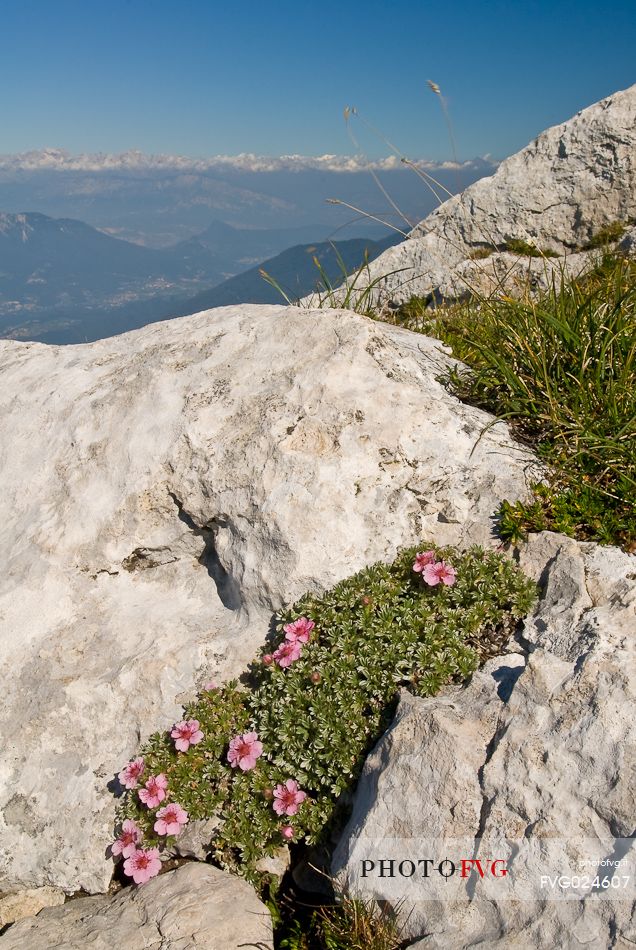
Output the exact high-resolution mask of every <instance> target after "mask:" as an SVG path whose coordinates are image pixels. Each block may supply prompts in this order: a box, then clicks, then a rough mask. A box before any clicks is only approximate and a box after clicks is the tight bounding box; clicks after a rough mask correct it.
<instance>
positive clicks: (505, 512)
mask: <svg viewBox="0 0 636 950" xmlns="http://www.w3.org/2000/svg"><path fill="white" fill-rule="evenodd" d="M392 319H393V320H394V321H395V322H402V323H403V324H404V325H406V326H409V327H410V328H411V329H415V330H420V332H426V333H431V334H432V335H435V336H437V337H439V338H440V339H441V340H443V342H444V343H447V344H449V345H450V346H451V347H452V349H453V354H454V355H455V356H456V357H457V358H458V359H460V360H462V361H463V362H464V363H466V364H467V366H468V367H469V370H467V371H454V372H451V373H449V374H448V376H447V378H446V380H445V382H446V384H447V385H448V386H449V388H450V389H451V390H452V391H453V392H454V393H455V394H456V395H457V396H459V398H461V399H462V400H464V401H466V402H468V403H470V404H472V405H477V406H479V407H480V408H482V409H485V410H487V411H489V412H492V413H494V414H495V415H498V416H499V417H500V418H504V419H507V420H508V421H509V422H510V423H511V424H512V425H513V428H514V430H515V432H516V434H517V436H518V437H519V438H520V439H521V440H522V441H525V442H526V443H527V444H529V445H531V446H532V447H533V448H534V449H535V450H536V452H537V454H538V456H539V458H540V459H542V460H543V461H544V462H545V463H546V464H547V465H548V466H549V467H550V470H551V473H552V474H551V477H550V480H549V484H547V485H542V486H541V487H538V486H535V500H534V502H533V503H531V504H529V505H524V504H523V503H517V504H515V505H511V504H509V503H505V504H504V506H503V508H502V510H501V512H500V531H501V534H502V537H503V538H504V539H505V540H509V541H516V540H518V539H520V538H522V537H524V536H525V534H526V533H527V531H528V530H543V529H545V528H550V529H551V530H556V531H561V532H563V533H564V534H568V535H570V536H572V537H576V538H579V539H582V540H595V541H600V542H602V543H605V544H617V545H620V546H622V547H624V548H625V549H626V550H630V551H631V550H634V549H636V507H635V505H634V497H635V492H634V490H635V488H636V262H635V261H630V260H626V259H624V258H621V257H612V256H609V255H607V254H605V255H604V256H603V257H602V258H601V259H600V261H599V262H598V264H597V265H596V267H595V268H594V269H593V270H592V271H591V272H590V273H589V274H587V275H586V276H585V277H583V278H579V279H577V280H570V281H567V280H564V281H562V282H561V283H560V286H558V287H557V286H554V285H553V287H552V289H551V290H550V291H549V292H547V293H544V294H542V295H540V296H537V297H536V298H531V297H530V296H529V295H528V296H526V297H525V298H524V299H521V300H513V299H512V298H509V297H504V298H491V299H485V298H482V299H477V298H475V299H472V300H470V301H468V302H467V303H462V304H457V305H454V306H453V307H450V308H439V309H437V310H435V311H432V312H431V311H428V312H427V311H426V309H425V308H424V307H423V301H419V302H418V301H413V302H411V303H410V304H408V305H406V306H405V307H404V308H400V311H398V313H397V314H394V315H393V317H392Z"/></svg>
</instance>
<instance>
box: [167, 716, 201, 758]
mask: <svg viewBox="0 0 636 950" xmlns="http://www.w3.org/2000/svg"><path fill="white" fill-rule="evenodd" d="M170 735H171V736H172V738H173V739H176V742H175V744H174V747H175V749H178V750H179V752H187V751H188V749H189V748H190V746H191V745H196V744H197V742H201V739H202V738H203V733H202V732H201V730H200V729H199V720H198V719H183V720H182V721H181V722H178V723H176V724H175V726H174V727H173V729H172V732H171V733H170Z"/></svg>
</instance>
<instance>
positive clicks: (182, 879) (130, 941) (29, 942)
mask: <svg viewBox="0 0 636 950" xmlns="http://www.w3.org/2000/svg"><path fill="white" fill-rule="evenodd" d="M0 947H2V950H25V948H27V947H28V950H68V948H78V947H91V950H112V948H113V947H117V948H119V950H190V948H193V950H194V948H200V950H211V948H214V950H239V948H245V947H254V948H258V950H271V948H272V947H273V938H272V923H271V919H270V916H269V911H268V910H267V908H266V907H265V905H264V904H262V903H261V902H260V901H259V900H258V898H257V897H256V895H255V893H254V891H253V890H252V888H251V887H250V886H249V884H247V883H246V882H245V881H242V880H241V879H240V878H236V877H232V876H231V875H229V874H225V873H224V872H223V871H219V870H217V869H216V868H213V867H211V866H210V865H209V864H196V863H195V864H186V865H184V866H183V867H181V868H179V870H177V871H169V872H167V873H166V874H161V875H160V876H159V877H157V878H155V879H154V880H152V881H148V883H147V884H144V885H142V886H141V887H126V888H124V889H123V890H122V891H120V892H119V894H117V895H116V896H115V897H88V898H80V899H78V900H73V901H70V902H69V903H67V904H64V906H63V907H56V908H54V909H52V910H44V911H42V912H41V913H40V914H38V916H37V917H33V918H31V919H29V920H23V921H21V922H20V923H17V924H15V925H14V926H13V927H11V928H10V929H9V930H8V931H7V933H6V934H5V935H4V936H2V937H0Z"/></svg>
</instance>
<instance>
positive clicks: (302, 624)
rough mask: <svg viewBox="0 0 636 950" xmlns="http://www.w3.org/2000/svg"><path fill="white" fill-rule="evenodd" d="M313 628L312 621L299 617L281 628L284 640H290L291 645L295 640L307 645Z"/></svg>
mask: <svg viewBox="0 0 636 950" xmlns="http://www.w3.org/2000/svg"><path fill="white" fill-rule="evenodd" d="M315 626H316V624H315V623H314V622H313V620H308V619H307V617H299V618H298V620H294V622H293V623H286V624H285V626H284V627H283V630H284V631H285V638H286V639H287V640H291V641H292V643H293V642H294V640H297V641H298V643H309V638H310V636H311V631H312V630H313V629H314V627H315Z"/></svg>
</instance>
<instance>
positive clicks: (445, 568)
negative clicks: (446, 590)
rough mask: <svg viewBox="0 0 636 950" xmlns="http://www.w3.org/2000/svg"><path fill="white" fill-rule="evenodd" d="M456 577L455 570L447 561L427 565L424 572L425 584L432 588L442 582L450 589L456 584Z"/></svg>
mask: <svg viewBox="0 0 636 950" xmlns="http://www.w3.org/2000/svg"><path fill="white" fill-rule="evenodd" d="M456 576H457V573H456V571H455V568H454V567H451V565H450V564H447V563H446V561H436V562H435V564H427V565H426V567H425V568H424V570H423V571H422V577H423V578H424V582H425V583H426V584H428V585H429V586H430V587H435V585H436V584H439V582H440V581H441V582H442V584H446V586H447V587H450V586H451V584H454V583H455V578H456Z"/></svg>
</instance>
